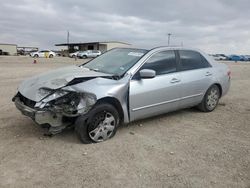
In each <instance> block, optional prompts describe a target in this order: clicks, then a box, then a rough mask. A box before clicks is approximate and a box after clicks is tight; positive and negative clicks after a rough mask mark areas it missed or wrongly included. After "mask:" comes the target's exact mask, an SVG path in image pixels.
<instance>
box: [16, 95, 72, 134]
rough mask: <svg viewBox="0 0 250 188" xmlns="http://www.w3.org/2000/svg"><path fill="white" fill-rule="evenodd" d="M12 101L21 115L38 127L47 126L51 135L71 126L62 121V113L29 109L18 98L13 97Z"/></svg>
mask: <svg viewBox="0 0 250 188" xmlns="http://www.w3.org/2000/svg"><path fill="white" fill-rule="evenodd" d="M13 100H14V102H15V105H16V107H17V109H18V110H20V111H21V113H22V114H23V115H25V116H28V117H30V118H31V119H32V120H33V121H35V122H36V123H37V124H39V125H49V132H50V133H51V134H56V133H59V132H61V131H62V130H63V129H65V128H66V127H67V126H69V125H70V124H71V122H67V121H65V120H64V117H63V115H62V113H57V112H52V111H47V110H42V109H34V108H31V107H29V106H26V105H25V104H23V102H22V101H21V100H20V98H19V97H15V98H14V99H13Z"/></svg>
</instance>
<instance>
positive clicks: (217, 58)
mask: <svg viewBox="0 0 250 188" xmlns="http://www.w3.org/2000/svg"><path fill="white" fill-rule="evenodd" d="M212 57H213V58H214V59H215V60H216V61H222V60H227V59H228V58H227V56H225V55H224V54H215V55H212Z"/></svg>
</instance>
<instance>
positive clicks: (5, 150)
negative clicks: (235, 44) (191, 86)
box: [0, 57, 250, 188]
mask: <svg viewBox="0 0 250 188" xmlns="http://www.w3.org/2000/svg"><path fill="white" fill-rule="evenodd" d="M32 62H33V59H32V58H30V57H0V104H1V105H0V110H1V113H0V187H24V188H26V187H60V188H61V187H84V188H85V187H192V188H193V187H219V188H223V187H233V188H235V187H250V63H249V64H247V63H246V64H242V63H237V64H236V63H228V65H229V66H230V68H231V70H232V77H233V78H232V85H231V89H230V92H229V93H228V95H227V96H225V97H224V98H222V99H221V101H220V103H219V106H218V108H217V109H216V110H215V111H214V112H212V113H201V112H199V111H197V110H195V109H186V110H181V111H178V112H173V113H170V114H166V115H162V116H159V117H155V118H150V119H147V120H143V121H139V122H135V123H131V124H129V125H126V126H122V127H121V128H120V129H119V130H118V132H117V134H116V136H115V137H114V138H112V139H111V140H109V141H106V142H103V143H99V144H90V145H84V144H81V143H80V141H79V140H78V139H77V137H76V135H75V133H74V131H73V130H68V131H64V132H63V133H61V134H59V135H56V136H54V137H52V138H47V137H43V132H44V130H43V129H42V128H40V127H39V126H36V125H35V123H33V121H32V120H30V119H29V118H27V117H25V116H23V115H21V113H20V112H19V111H18V110H17V109H16V108H15V106H14V104H13V103H12V102H11V98H12V97H13V96H14V94H15V93H16V88H17V86H18V84H19V83H20V82H21V81H22V80H24V79H25V78H28V77H30V76H32V75H36V74H38V73H41V72H46V71H48V70H51V69H55V68H57V67H62V66H67V65H70V64H76V63H78V64H80V63H81V62H83V60H77V61H75V60H74V59H70V58H63V57H58V58H53V59H38V63H37V64H32Z"/></svg>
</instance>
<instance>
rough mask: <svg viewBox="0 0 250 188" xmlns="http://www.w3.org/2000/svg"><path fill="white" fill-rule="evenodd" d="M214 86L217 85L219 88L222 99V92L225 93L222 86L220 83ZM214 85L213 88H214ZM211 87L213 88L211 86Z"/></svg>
mask: <svg viewBox="0 0 250 188" xmlns="http://www.w3.org/2000/svg"><path fill="white" fill-rule="evenodd" d="M213 85H216V86H217V87H218V88H219V91H220V97H221V96H222V92H223V90H222V86H221V85H220V84H219V83H215V84H213ZM213 85H212V86H213ZM210 87H211V86H210Z"/></svg>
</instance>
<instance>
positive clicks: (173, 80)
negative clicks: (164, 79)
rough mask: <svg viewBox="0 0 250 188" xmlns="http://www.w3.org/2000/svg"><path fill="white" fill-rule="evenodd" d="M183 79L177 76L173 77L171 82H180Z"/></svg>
mask: <svg viewBox="0 0 250 188" xmlns="http://www.w3.org/2000/svg"><path fill="white" fill-rule="evenodd" d="M180 81H181V80H179V79H177V78H173V79H172V80H171V81H170V83H178V82H180Z"/></svg>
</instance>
